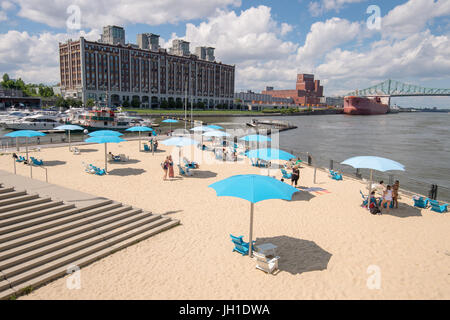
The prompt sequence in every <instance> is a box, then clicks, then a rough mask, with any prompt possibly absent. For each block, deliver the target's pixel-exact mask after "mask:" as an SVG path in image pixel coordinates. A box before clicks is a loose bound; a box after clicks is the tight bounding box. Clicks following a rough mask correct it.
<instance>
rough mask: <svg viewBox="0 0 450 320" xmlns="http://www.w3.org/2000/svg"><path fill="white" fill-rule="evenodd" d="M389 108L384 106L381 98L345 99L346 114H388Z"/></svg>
mask: <svg viewBox="0 0 450 320" xmlns="http://www.w3.org/2000/svg"><path fill="white" fill-rule="evenodd" d="M388 111H389V106H388V105H387V104H383V103H381V101H380V98H375V99H369V98H363V97H345V98H344V113H345V114H350V115H373V114H385V113H388Z"/></svg>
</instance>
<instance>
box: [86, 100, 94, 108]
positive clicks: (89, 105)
mask: <svg viewBox="0 0 450 320" xmlns="http://www.w3.org/2000/svg"><path fill="white" fill-rule="evenodd" d="M93 106H95V101H94V99H92V98H90V99H87V101H86V107H88V108H92V107H93Z"/></svg>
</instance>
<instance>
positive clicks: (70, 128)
mask: <svg viewBox="0 0 450 320" xmlns="http://www.w3.org/2000/svg"><path fill="white" fill-rule="evenodd" d="M55 130H66V131H68V132H69V151H71V150H72V147H71V141H70V131H79V130H84V128H83V127H80V126H76V125H73V124H66V125H63V126H59V127H56V128H55Z"/></svg>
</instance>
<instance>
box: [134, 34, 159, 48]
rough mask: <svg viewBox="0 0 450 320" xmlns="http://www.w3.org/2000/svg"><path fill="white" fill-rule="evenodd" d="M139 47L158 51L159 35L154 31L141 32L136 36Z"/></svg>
mask: <svg viewBox="0 0 450 320" xmlns="http://www.w3.org/2000/svg"><path fill="white" fill-rule="evenodd" d="M136 42H137V45H138V47H139V49H144V50H151V51H158V49H159V35H157V34H153V33H141V34H138V35H137V36H136Z"/></svg>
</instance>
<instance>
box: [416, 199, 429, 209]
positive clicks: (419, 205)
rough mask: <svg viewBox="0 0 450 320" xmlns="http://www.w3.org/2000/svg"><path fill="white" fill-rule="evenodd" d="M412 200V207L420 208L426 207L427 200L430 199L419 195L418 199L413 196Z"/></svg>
mask: <svg viewBox="0 0 450 320" xmlns="http://www.w3.org/2000/svg"><path fill="white" fill-rule="evenodd" d="M413 200H414V207H417V208H422V209H425V208H427V207H428V201H430V199H428V198H423V197H420V198H418V199H416V198H413Z"/></svg>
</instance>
